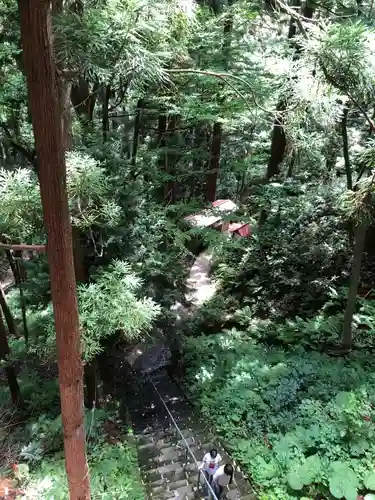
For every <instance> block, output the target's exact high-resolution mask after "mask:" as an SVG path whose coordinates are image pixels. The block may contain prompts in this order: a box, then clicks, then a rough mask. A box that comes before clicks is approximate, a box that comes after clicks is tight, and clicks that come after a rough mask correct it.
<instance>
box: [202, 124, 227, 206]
mask: <svg viewBox="0 0 375 500" xmlns="http://www.w3.org/2000/svg"><path fill="white" fill-rule="evenodd" d="M222 137H223V129H222V125H221V123H220V122H216V123H214V127H213V131H212V143H211V155H210V161H209V173H208V175H207V184H206V200H207V201H211V202H213V201H215V200H216V187H217V179H218V176H219V169H220V152H221V140H222Z"/></svg>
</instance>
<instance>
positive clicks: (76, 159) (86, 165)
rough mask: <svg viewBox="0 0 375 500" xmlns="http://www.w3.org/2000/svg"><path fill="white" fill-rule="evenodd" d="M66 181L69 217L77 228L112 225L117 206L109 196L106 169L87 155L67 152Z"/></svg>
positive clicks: (114, 220) (116, 217) (117, 220)
mask: <svg viewBox="0 0 375 500" xmlns="http://www.w3.org/2000/svg"><path fill="white" fill-rule="evenodd" d="M67 180H68V195H69V206H70V213H71V220H72V224H73V225H74V226H77V227H79V228H80V229H86V230H87V229H90V228H91V229H92V228H94V227H95V226H100V227H103V226H105V225H108V226H109V227H111V226H115V225H116V224H118V222H119V218H120V210H121V209H120V207H119V206H118V205H117V204H116V203H115V201H113V200H112V199H111V198H110V189H111V188H110V185H109V181H108V177H107V175H106V171H105V169H104V168H103V167H101V166H99V165H98V162H97V161H95V160H94V159H93V158H91V157H90V156H88V155H87V154H80V153H77V152H74V151H72V152H69V153H68V154H67Z"/></svg>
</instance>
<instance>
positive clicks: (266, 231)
mask: <svg viewBox="0 0 375 500" xmlns="http://www.w3.org/2000/svg"><path fill="white" fill-rule="evenodd" d="M291 195H292V196H291ZM259 198H260V200H259ZM259 201H261V202H262V203H263V204H264V206H266V207H267V218H266V221H265V223H264V225H263V226H262V229H261V230H256V228H254V236H253V238H252V240H251V242H250V244H249V243H248V242H247V241H246V240H244V239H242V240H240V241H238V242H237V243H235V244H232V242H228V243H222V245H221V246H217V248H216V249H215V251H216V254H217V257H216V266H215V267H216V271H215V275H216V277H217V278H219V280H220V283H221V286H222V288H223V292H224V293H225V294H226V295H228V294H231V295H233V296H234V297H235V298H236V299H237V300H238V301H239V302H240V304H241V306H248V307H250V309H251V311H252V313H255V314H257V315H260V316H261V317H265V316H268V317H276V318H277V317H281V318H283V317H285V316H292V317H293V316H296V315H303V316H304V315H308V316H309V315H311V314H313V313H314V312H315V311H317V310H318V309H319V308H320V307H321V306H322V305H323V304H324V302H325V301H326V300H327V299H328V298H329V296H330V293H331V289H332V287H333V288H336V287H338V286H340V285H342V284H343V283H344V282H345V280H346V279H347V276H348V267H347V266H348V257H349V248H348V240H347V232H346V231H345V226H344V224H343V222H342V218H341V216H340V208H339V207H340V204H339V203H338V200H337V199H336V200H335V199H334V194H333V192H332V186H331V187H330V188H329V189H327V188H325V187H324V186H323V187H319V186H317V185H315V184H312V185H311V186H310V187H309V188H307V187H306V188H304V189H300V188H299V187H298V186H294V185H293V184H292V185H289V186H288V185H283V186H278V185H274V186H272V185H270V186H268V187H267V188H266V189H265V192H263V193H262V196H261V197H260V196H259V197H255V196H254V198H253V199H252V200H250V202H251V203H252V204H254V205H250V207H252V206H255V204H256V203H259ZM333 228H335V229H334V230H333ZM271 284H272V285H271Z"/></svg>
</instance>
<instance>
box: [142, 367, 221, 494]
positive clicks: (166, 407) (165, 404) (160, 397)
mask: <svg viewBox="0 0 375 500" xmlns="http://www.w3.org/2000/svg"><path fill="white" fill-rule="evenodd" d="M147 377H148V379H149V381H150V382H151V384H152V386H153V388H154V390H155V392H156V394H157V395H158V396H159V399H160V401H161V402H162V403H163V405H164V408H165V409H166V410H167V413H168V416H169V418H170V419H171V421H172V423H173V425H174V426H175V428H176V430H177V432H178V433H179V434H180V436H181V438H182V441H184V443H185V446H186V449H187V450H188V451H189V453H190V455H191V457H192V458H193V460H194V462H195V465H196V466H197V469H198V472H199V473H200V467H199V463H198V460H197V459H196V458H195V455H194V453H193V452H192V450H191V448H190V446H189V443H188V442H187V441H186V439H185V437H184V435H183V434H182V431H181V430H180V428H179V426H178V425H177V422H176V420H175V419H174V418H173V415H172V413H171V412H170V411H169V408H168V406H167V403H166V402H165V401H164V399H163V396H162V395H161V394H160V392H159V391H158V388H157V387H156V385H155V384H154V382H153V380H152V379H151V377H150V376H149V375H147ZM202 476H203V478H204V480H205V481H206V484H207V488H208V491H209V492H210V494H211V495H212V499H213V500H219V499H218V497H217V495H216V493H215V492H214V490H213V489H212V486H211V484H210V483H209V482H208V479H207V478H206V475H205V474H202ZM198 477H199V476H198Z"/></svg>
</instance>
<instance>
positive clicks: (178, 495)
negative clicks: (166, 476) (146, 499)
mask: <svg viewBox="0 0 375 500" xmlns="http://www.w3.org/2000/svg"><path fill="white" fill-rule="evenodd" d="M159 498H160V500H161V499H163V500H164V499H165V500H170V499H173V500H190V499H191V500H192V499H194V498H195V493H194V490H193V488H192V487H191V486H190V485H186V486H182V487H180V488H177V489H175V490H173V491H165V492H164V493H163V494H162V495H159V496H158V500H159Z"/></svg>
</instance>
